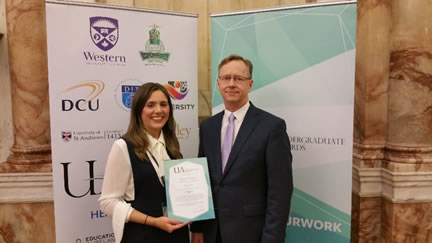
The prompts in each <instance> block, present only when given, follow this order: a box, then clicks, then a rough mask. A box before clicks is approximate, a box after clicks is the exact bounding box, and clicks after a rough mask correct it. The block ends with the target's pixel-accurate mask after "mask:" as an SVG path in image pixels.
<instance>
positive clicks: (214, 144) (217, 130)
mask: <svg viewBox="0 0 432 243" xmlns="http://www.w3.org/2000/svg"><path fill="white" fill-rule="evenodd" d="M223 115H224V112H223V111H222V112H219V113H218V114H216V115H215V119H214V120H213V123H212V124H210V127H211V131H210V136H209V137H208V138H207V139H210V140H211V141H210V142H209V144H211V147H210V148H216V149H215V150H213V151H214V152H215V154H214V155H213V156H211V157H212V158H215V163H212V164H211V165H209V166H211V167H212V171H214V172H216V174H215V175H216V179H217V181H219V180H220V179H221V178H222V156H221V127H222V118H223Z"/></svg>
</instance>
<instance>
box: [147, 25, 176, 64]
mask: <svg viewBox="0 0 432 243" xmlns="http://www.w3.org/2000/svg"><path fill="white" fill-rule="evenodd" d="M157 28H158V26H157V25H153V29H151V30H150V31H149V35H150V38H149V40H148V41H147V42H146V45H145V51H141V52H140V54H141V58H142V59H143V60H144V61H146V62H148V63H163V62H168V59H169V56H170V54H169V52H165V46H164V44H163V42H162V41H161V39H160V32H159V30H157Z"/></svg>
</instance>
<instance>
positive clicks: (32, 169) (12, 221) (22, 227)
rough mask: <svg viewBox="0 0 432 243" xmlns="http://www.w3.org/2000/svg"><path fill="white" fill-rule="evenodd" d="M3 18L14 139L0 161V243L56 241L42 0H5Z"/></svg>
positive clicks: (43, 4)
mask: <svg viewBox="0 0 432 243" xmlns="http://www.w3.org/2000/svg"><path fill="white" fill-rule="evenodd" d="M1 4H4V1H3V2H2V3H1ZM6 22H7V35H5V37H7V41H8V49H9V52H8V53H9V55H8V56H9V68H10V69H9V70H10V79H11V93H12V120H13V121H12V122H13V126H14V128H13V132H14V143H13V145H12V148H11V151H12V155H11V156H10V157H9V158H8V160H7V161H6V162H4V163H0V242H34V243H45V242H55V231H54V229H55V224H54V206H53V193H52V191H53V185H52V175H51V171H52V169H51V145H50V130H49V129H50V124H49V108H48V72H47V51H46V50H47V48H46V30H45V1H44V0H6Z"/></svg>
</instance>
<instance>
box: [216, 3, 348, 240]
mask: <svg viewBox="0 0 432 243" xmlns="http://www.w3.org/2000/svg"><path fill="white" fill-rule="evenodd" d="M355 26H356V2H355V1H344V2H336V3H327V4H313V5H302V6H296V7H288V8H278V9H267V10H258V11H247V12H238V13H230V14H223V15H222V14H220V15H212V16H211V40H212V48H211V49H212V80H213V84H212V88H213V93H212V94H213V102H212V104H213V114H216V113H217V112H219V111H221V110H223V100H222V97H221V95H220V93H219V91H218V89H217V83H216V79H217V71H218V64H219V62H220V61H221V60H222V59H223V58H224V57H226V56H228V55H230V54H232V53H235V54H239V55H241V56H243V57H245V58H247V59H249V60H251V61H252V63H253V64H254V69H253V80H254V83H253V90H252V91H251V93H250V95H249V98H250V100H251V101H252V103H254V104H255V105H256V106H257V107H259V108H262V109H264V110H267V111H269V112H271V113H273V114H275V115H277V116H279V117H281V118H283V119H285V121H286V124H287V132H288V135H289V137H290V141H291V146H292V153H293V174H294V187H295V189H294V194H293V198H292V205H291V214H290V217H289V220H288V222H287V229H286V231H287V238H286V242H290V243H292V242H299V243H307V242H311V243H316V242H332V243H334V242H350V229H351V225H350V223H351V191H352V190H351V184H352V141H353V114H354V111H353V110H354V108H353V107H354V105H353V104H354V64H355V33H356V30H355ZM269 176H271V175H269Z"/></svg>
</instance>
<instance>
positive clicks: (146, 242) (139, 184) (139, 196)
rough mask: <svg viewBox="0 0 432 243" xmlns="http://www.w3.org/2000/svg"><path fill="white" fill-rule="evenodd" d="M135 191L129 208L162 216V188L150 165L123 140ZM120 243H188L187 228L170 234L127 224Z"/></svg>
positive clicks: (149, 227)
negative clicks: (127, 153) (126, 149)
mask: <svg viewBox="0 0 432 243" xmlns="http://www.w3.org/2000/svg"><path fill="white" fill-rule="evenodd" d="M125 141H126V144H127V148H128V151H129V157H130V161H131V165H132V174H133V179H134V187H135V200H133V201H131V202H129V203H131V204H132V207H133V208H134V209H136V210H138V211H140V212H142V213H145V214H147V215H150V216H152V217H160V216H162V215H163V212H162V205H166V196H165V188H164V187H163V186H162V185H161V183H160V182H159V178H158V176H157V174H156V171H155V170H154V168H153V165H152V163H151V162H150V161H145V160H140V159H139V158H138V157H137V156H136V154H135V152H134V149H133V144H131V143H130V142H128V141H127V140H126V139H125ZM121 243H189V230H188V226H184V227H183V228H180V229H178V230H175V231H174V232H172V233H168V232H166V231H164V230H161V229H159V228H156V227H152V226H147V225H143V224H137V223H133V222H128V223H126V224H125V227H124V231H123V238H122V240H121Z"/></svg>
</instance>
